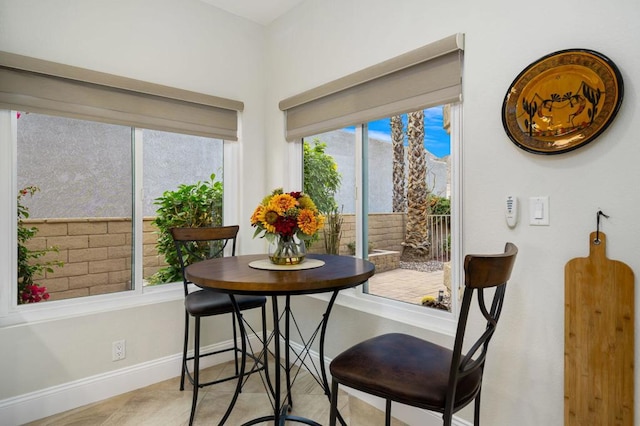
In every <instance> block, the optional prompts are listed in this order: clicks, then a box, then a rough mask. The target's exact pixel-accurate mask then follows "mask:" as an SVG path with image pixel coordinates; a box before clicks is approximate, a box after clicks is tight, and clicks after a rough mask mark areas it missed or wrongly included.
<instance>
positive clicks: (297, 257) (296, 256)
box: [269, 235, 307, 265]
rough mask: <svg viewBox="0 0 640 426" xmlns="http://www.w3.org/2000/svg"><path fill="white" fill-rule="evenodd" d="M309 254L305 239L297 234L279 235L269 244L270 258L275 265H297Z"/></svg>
mask: <svg viewBox="0 0 640 426" xmlns="http://www.w3.org/2000/svg"><path fill="white" fill-rule="evenodd" d="M306 254H307V247H306V246H305V244H304V241H302V240H299V239H298V238H296V237H295V236H290V237H285V236H282V235H280V236H277V237H276V238H275V239H274V240H273V241H272V242H271V243H270V244H269V259H270V260H271V263H273V264H275V265H297V264H299V263H302V261H303V260H304V257H305V256H306Z"/></svg>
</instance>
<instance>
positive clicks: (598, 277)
mask: <svg viewBox="0 0 640 426" xmlns="http://www.w3.org/2000/svg"><path fill="white" fill-rule="evenodd" d="M595 238H596V233H595V232H592V233H591V235H590V236H589V257H581V258H576V259H572V260H570V261H569V262H567V264H566V266H565V269H564V281H565V319H564V323H565V332H564V336H565V340H564V342H565V343H564V344H565V353H564V424H565V426H568V425H572V426H573V425H575V426H584V425H593V426H600V425H602V426H605V425H611V426H613V425H622V426H633V340H634V339H633V326H634V319H633V317H634V276H633V271H632V270H631V268H629V266H627V265H625V264H624V263H622V262H619V261H616V260H610V259H607V257H606V247H607V244H606V243H607V239H606V236H605V235H604V234H603V233H602V232H600V233H599V239H600V244H596V243H595V242H594V241H595Z"/></svg>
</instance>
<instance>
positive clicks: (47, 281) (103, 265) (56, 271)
mask: <svg viewBox="0 0 640 426" xmlns="http://www.w3.org/2000/svg"><path fill="white" fill-rule="evenodd" d="M152 220H153V218H146V219H145V220H144V228H143V253H144V263H143V265H144V266H143V268H144V272H143V274H144V276H145V277H147V276H149V275H151V274H153V273H154V272H155V271H157V270H158V269H160V268H161V267H162V266H164V265H165V263H164V258H163V257H162V256H159V255H158V253H157V251H156V241H157V235H156V229H155V228H154V227H153V225H152V224H151V221H152ZM25 226H29V227H36V228H37V229H38V232H37V234H36V235H35V237H33V238H32V239H30V240H29V241H28V242H27V247H28V248H30V249H32V250H44V249H46V248H50V247H57V249H58V251H57V252H49V253H47V254H46V255H45V256H43V257H41V258H40V259H39V260H40V261H42V262H46V261H54V260H55V261H61V262H63V264H64V265H63V266H62V267H57V266H54V267H53V272H45V273H44V274H43V276H41V277H37V279H36V280H35V282H36V283H38V284H40V285H41V286H45V287H46V288H47V291H48V292H49V294H50V296H51V298H50V300H60V299H70V298H75V297H83V296H92V295H96V294H105V293H115V292H120V291H125V290H130V289H131V280H132V278H131V250H132V248H131V247H132V244H131V243H132V233H131V220H130V219H128V218H82V219H77V218H72V219H65V218H60V219H42V220H38V219H30V220H26V221H25Z"/></svg>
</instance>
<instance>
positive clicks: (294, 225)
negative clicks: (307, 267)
mask: <svg viewBox="0 0 640 426" xmlns="http://www.w3.org/2000/svg"><path fill="white" fill-rule="evenodd" d="M251 226H254V227H255V228H256V231H255V233H254V234H253V237H254V238H255V237H257V236H258V235H260V234H261V233H262V236H261V238H266V239H267V241H269V243H270V244H269V259H271V262H273V263H275V264H277V265H295V264H298V263H300V262H302V261H303V260H304V257H305V254H306V247H305V241H309V240H312V239H314V238H315V237H316V234H317V233H318V230H319V229H321V228H322V227H323V226H324V216H322V215H321V214H320V212H318V209H317V208H316V205H315V204H314V202H313V200H312V199H311V197H309V196H308V195H306V194H304V193H302V192H283V191H282V188H278V189H275V190H274V191H273V192H272V193H271V194H270V195H268V196H266V197H265V198H264V199H263V200H262V202H261V203H260V204H259V205H258V207H256V209H255V210H254V212H253V214H252V215H251Z"/></svg>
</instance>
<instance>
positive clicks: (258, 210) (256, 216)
mask: <svg viewBox="0 0 640 426" xmlns="http://www.w3.org/2000/svg"><path fill="white" fill-rule="evenodd" d="M261 215H264V206H263V205H262V204H260V205H258V207H256V209H255V210H254V211H253V214H252V215H251V224H252V225H255V224H256V223H258V222H260V216H261Z"/></svg>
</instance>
